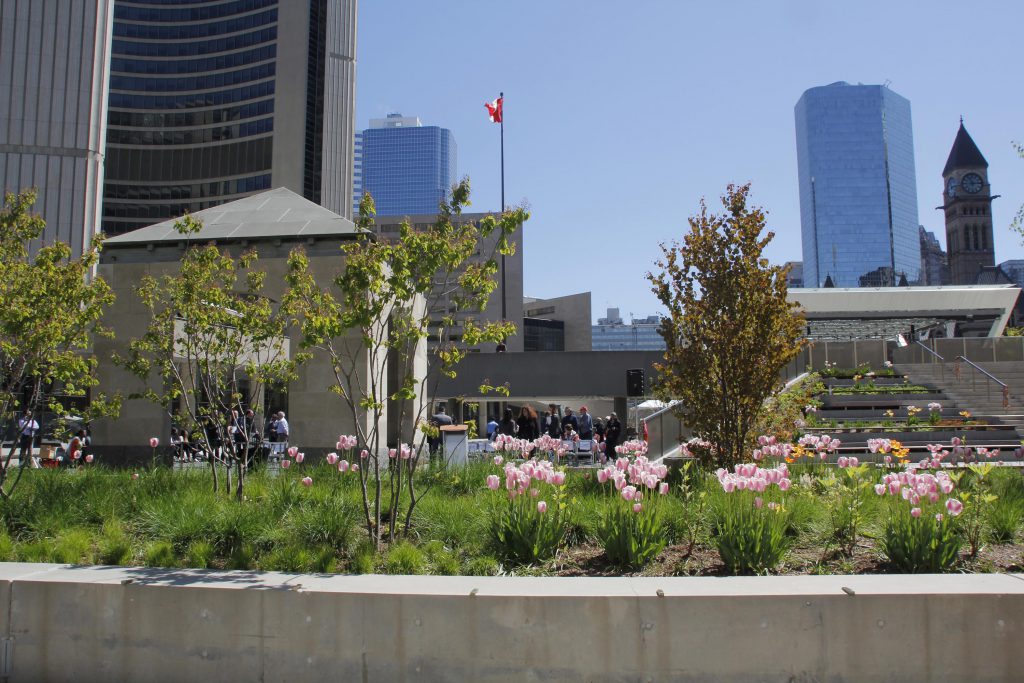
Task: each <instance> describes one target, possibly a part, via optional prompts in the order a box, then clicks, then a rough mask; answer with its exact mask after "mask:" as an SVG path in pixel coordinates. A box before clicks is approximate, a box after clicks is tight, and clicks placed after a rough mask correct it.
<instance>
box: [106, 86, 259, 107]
mask: <svg viewBox="0 0 1024 683" xmlns="http://www.w3.org/2000/svg"><path fill="white" fill-rule="evenodd" d="M273 94H274V81H266V82H265V83H259V84H257V85H247V86H245V87H243V88H235V89H234V90H222V91H220V92H210V93H189V94H187V95H130V94H126V93H116V92H112V93H110V107H111V108H112V109H113V108H118V109H198V108H199V107H215V106H218V105H221V104H231V103H234V102H241V101H243V100H254V99H256V98H258V97H266V96H267V95H273Z"/></svg>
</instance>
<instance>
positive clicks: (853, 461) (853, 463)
mask: <svg viewBox="0 0 1024 683" xmlns="http://www.w3.org/2000/svg"><path fill="white" fill-rule="evenodd" d="M849 462H850V467H856V466H857V465H859V464H860V460H858V459H857V458H855V457H853V456H851V457H850V461H849Z"/></svg>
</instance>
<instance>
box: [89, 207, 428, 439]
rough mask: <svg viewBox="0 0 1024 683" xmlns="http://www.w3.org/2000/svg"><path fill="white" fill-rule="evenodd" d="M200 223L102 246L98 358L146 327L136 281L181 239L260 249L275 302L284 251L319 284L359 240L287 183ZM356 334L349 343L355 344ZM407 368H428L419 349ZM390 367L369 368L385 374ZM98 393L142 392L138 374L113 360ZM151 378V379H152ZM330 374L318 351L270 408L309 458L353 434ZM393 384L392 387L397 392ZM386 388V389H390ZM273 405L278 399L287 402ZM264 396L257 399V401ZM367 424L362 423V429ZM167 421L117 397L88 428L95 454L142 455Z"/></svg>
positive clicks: (148, 406) (167, 265) (176, 254)
mask: <svg viewBox="0 0 1024 683" xmlns="http://www.w3.org/2000/svg"><path fill="white" fill-rule="evenodd" d="M196 217H197V218H199V219H200V220H202V221H203V230H202V231H201V232H199V233H197V234H196V235H194V236H190V237H189V238H185V237H183V236H182V235H180V234H179V233H177V231H175V230H174V228H173V222H174V221H167V222H164V223H160V224H156V225H152V226H148V227H146V228H142V229H140V230H137V231H133V232H130V233H127V234H125V235H121V236H118V237H114V238H111V239H109V240H108V241H107V242H106V244H105V246H104V249H103V253H102V257H101V262H100V265H99V268H98V270H99V274H100V275H101V276H103V277H104V278H105V279H106V281H107V282H108V283H109V284H110V286H111V288H112V289H113V291H114V293H115V294H116V296H117V299H116V301H115V303H114V304H113V306H111V308H110V309H109V310H108V311H107V313H106V315H105V316H104V322H105V324H106V325H107V326H108V327H110V328H111V329H113V330H114V331H115V334H116V336H115V338H114V339H107V338H103V337H99V338H97V339H96V342H95V351H96V354H97V356H99V357H101V358H111V357H112V356H113V355H114V354H115V353H122V354H123V353H124V349H125V347H126V346H127V344H128V343H129V341H130V340H131V339H133V338H137V337H139V336H141V335H142V334H143V333H144V332H145V328H146V326H147V325H148V324H149V313H148V309H146V307H145V306H143V305H142V303H141V302H140V301H139V299H138V296H137V294H136V293H135V287H137V285H138V283H139V281H140V279H141V278H142V277H143V276H146V275H149V276H153V277H159V276H161V275H164V274H173V273H175V272H177V270H178V269H179V268H180V262H181V256H182V250H183V249H184V247H185V244H186V242H188V241H193V242H201V243H205V242H207V241H210V240H213V241H215V243H216V244H217V245H218V246H219V247H221V248H223V249H224V250H225V251H228V252H229V253H232V254H233V255H235V256H237V255H238V254H239V253H240V252H242V251H246V250H252V249H255V250H256V251H257V253H258V255H259V260H258V262H257V265H256V268H257V269H259V270H262V271H263V272H265V273H266V274H267V275H266V288H265V290H264V292H263V294H264V295H265V296H267V297H268V298H269V299H271V300H272V301H280V299H281V293H282V291H283V287H284V276H285V274H286V272H287V267H288V266H287V260H288V255H289V253H290V252H291V250H292V249H293V248H295V247H297V246H300V245H301V246H302V247H303V248H304V250H305V252H306V255H307V256H308V258H309V264H310V273H311V274H312V275H313V276H314V278H315V279H316V280H317V281H318V282H321V283H327V282H330V281H331V280H332V279H333V278H334V276H335V275H336V274H337V273H338V272H339V271H340V270H341V269H343V268H344V258H343V256H342V254H341V251H340V247H341V245H342V244H345V243H346V242H349V241H351V240H354V239H358V238H359V233H358V232H357V230H356V228H355V226H354V225H353V224H352V222H351V221H349V220H348V219H347V218H343V217H341V216H339V215H337V214H335V213H333V212H331V211H328V210H327V209H324V208H323V207H320V206H318V205H316V204H314V203H312V202H310V201H309V200H307V199H304V198H303V197H301V196H299V195H297V194H295V193H294V192H292V191H290V190H288V189H286V188H278V189H275V190H270V191H267V192H264V193H260V194H257V195H254V196H250V197H245V198H243V199H240V200H236V201H234V202H230V203H228V204H224V205H221V206H218V207H215V208H211V209H206V210H204V211H202V212H199V213H197V214H196ZM299 341H300V340H299V337H298V333H297V332H294V333H293V336H292V338H291V339H290V340H289V346H290V350H291V351H290V352H291V353H292V354H294V353H295V352H296V350H297V349H298V348H299ZM361 343H362V342H361V340H359V339H358V338H355V339H354V346H355V347H357V348H358V347H359V346H360V345H361ZM363 359H364V361H363V362H365V363H366V365H365V367H364V368H363V369H362V370H360V372H361V373H368V372H370V361H369V360H368V357H367V356H366V355H365V352H364V353H363ZM412 362H413V363H414V372H416V373H425V372H426V356H425V350H424V352H423V353H422V354H420V355H419V356H417V357H416V358H415V359H413V361H412ZM390 369H391V368H390V366H389V367H388V368H383V369H378V370H377V372H379V373H382V374H384V375H385V376H386V373H387V371H388V370H390ZM99 380H100V386H99V390H100V391H104V392H108V393H109V392H112V391H122V392H125V393H131V392H136V391H141V390H142V389H143V388H144V386H143V385H142V383H141V382H140V380H139V379H138V378H136V377H135V376H134V375H131V374H129V373H128V372H127V371H126V370H124V369H122V368H120V367H118V366H116V365H115V364H113V363H101V364H100V366H99ZM154 381H159V380H156V379H155V378H154ZM333 383H334V374H333V372H332V370H331V365H330V360H329V359H328V358H327V356H326V355H325V354H323V353H321V352H316V353H314V355H313V358H312V359H311V360H310V361H308V362H307V363H305V364H304V365H301V366H300V367H299V369H298V378H297V379H296V380H295V381H293V382H291V383H290V384H289V385H288V386H287V387H286V388H285V389H284V394H285V396H286V398H278V399H276V400H277V401H278V402H276V403H274V404H271V405H270V406H269V408H270V410H277V409H281V408H283V407H284V405H287V411H286V413H287V416H288V421H289V423H290V425H291V435H292V438H291V440H292V441H293V442H294V443H295V444H296V445H299V446H301V447H302V448H303V449H304V450H305V451H306V452H307V454H314V453H320V454H322V453H325V452H327V451H329V450H333V449H334V444H335V443H336V442H337V437H338V434H350V433H353V432H354V426H355V425H354V424H353V422H352V417H351V416H350V415H349V413H348V411H347V410H344V409H343V406H344V404H343V403H342V401H341V399H340V398H339V397H338V396H337V395H336V394H335V393H334V392H333V391H332V390H331V386H332V385H333ZM396 389H397V388H396ZM389 390H390V389H389ZM280 401H286V404H283V403H281V402H280ZM262 403H263V402H262V401H258V403H257V404H258V405H261V404H262ZM383 422H384V423H383V424H382V425H381V427H380V428H381V430H382V432H383V433H385V434H389V435H390V437H391V442H392V443H394V438H396V436H397V435H396V434H395V429H396V425H395V424H392V423H391V422H389V421H388V419H387V418H385V420H384V421H383ZM365 426H366V427H367V429H368V428H369V426H370V425H369V424H367V425H365ZM170 428H171V418H170V415H169V414H168V413H167V411H166V410H165V409H164V408H163V407H162V406H159V405H156V404H154V403H152V402H150V401H147V400H144V399H131V400H126V401H125V402H124V405H123V408H122V411H121V416H120V418H119V419H117V420H103V421H99V422H97V423H96V424H95V428H94V441H95V445H96V448H97V450H98V452H102V453H104V454H106V455H110V456H111V457H113V458H115V459H117V458H118V457H119V456H120V457H131V456H133V455H134V456H135V457H138V456H139V455H140V454H141V455H144V454H145V451H147V450H148V449H147V448H146V446H145V444H146V443H147V441H148V439H149V437H151V436H154V435H160V436H162V437H166V435H167V434H168V433H169V431H170Z"/></svg>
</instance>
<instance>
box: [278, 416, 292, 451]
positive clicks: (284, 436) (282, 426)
mask: <svg viewBox="0 0 1024 683" xmlns="http://www.w3.org/2000/svg"><path fill="white" fill-rule="evenodd" d="M290 434H291V431H290V429H289V427H288V420H287V419H286V418H285V416H284V411H283V410H280V411H278V413H277V440H278V441H281V442H284V443H285V444H287V443H288V436H289V435H290Z"/></svg>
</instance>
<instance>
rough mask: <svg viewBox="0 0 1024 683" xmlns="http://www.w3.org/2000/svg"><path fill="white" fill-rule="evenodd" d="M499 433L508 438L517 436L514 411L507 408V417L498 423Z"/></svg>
mask: <svg viewBox="0 0 1024 683" xmlns="http://www.w3.org/2000/svg"><path fill="white" fill-rule="evenodd" d="M498 433H499V434H507V435H508V436H515V435H516V421H515V420H514V419H513V418H512V409H511V408H505V417H503V418H501V422H499V423H498Z"/></svg>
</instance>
